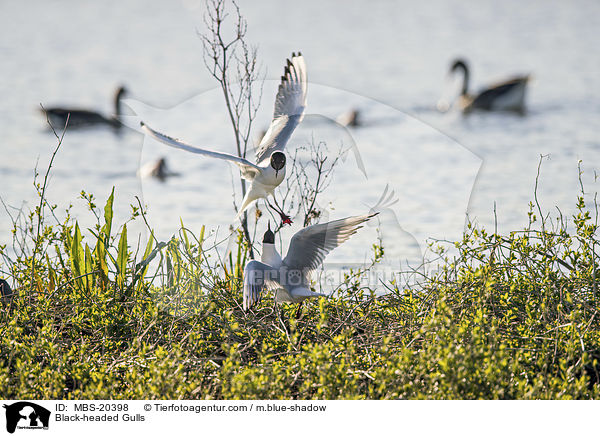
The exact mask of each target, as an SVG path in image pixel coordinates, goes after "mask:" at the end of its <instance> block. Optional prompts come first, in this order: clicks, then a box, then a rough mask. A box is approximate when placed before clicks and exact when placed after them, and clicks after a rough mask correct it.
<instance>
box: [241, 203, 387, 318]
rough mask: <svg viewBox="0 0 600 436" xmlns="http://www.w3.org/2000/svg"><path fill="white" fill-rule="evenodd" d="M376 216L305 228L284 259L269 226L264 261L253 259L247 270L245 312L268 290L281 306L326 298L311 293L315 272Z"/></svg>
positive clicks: (265, 240)
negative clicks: (339, 247)
mask: <svg viewBox="0 0 600 436" xmlns="http://www.w3.org/2000/svg"><path fill="white" fill-rule="evenodd" d="M375 215H377V214H376V213H374V214H368V215H361V216H355V217H349V218H343V219H340V220H336V221H330V222H328V223H323V224H315V225H312V226H308V227H305V228H303V229H302V230H300V231H298V232H297V233H296V234H295V235H294V236H293V237H292V240H291V241H290V246H289V248H288V252H287V255H286V256H285V258H284V259H282V258H281V256H280V255H279V253H277V250H276V249H275V237H274V235H273V232H271V229H270V227H269V229H268V230H267V231H266V232H265V234H264V238H263V252H262V256H261V261H260V262H259V261H257V260H251V261H250V262H248V263H247V264H246V267H245V268H244V310H248V309H250V308H251V307H252V306H254V305H255V304H256V303H258V302H259V301H260V298H261V294H262V291H263V289H265V288H266V289H269V290H272V291H273V292H274V293H275V301H276V302H277V303H281V302H292V303H300V302H302V301H304V300H305V299H307V298H314V297H324V296H325V295H324V294H320V293H317V292H313V291H311V289H310V275H311V273H312V272H313V271H314V270H316V269H317V268H318V267H319V266H320V265H321V264H322V263H323V260H324V259H325V256H327V254H329V252H330V251H331V250H333V249H334V248H336V247H337V246H339V245H341V244H342V243H343V242H345V241H347V240H348V239H349V238H350V236H352V235H353V234H354V233H356V231H357V230H358V229H359V228H361V227H362V226H361V224H362V223H364V222H365V221H368V220H369V219H371V218H372V217H374V216H375Z"/></svg>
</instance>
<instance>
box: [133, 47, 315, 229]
mask: <svg viewBox="0 0 600 436" xmlns="http://www.w3.org/2000/svg"><path fill="white" fill-rule="evenodd" d="M306 90H307V79H306V64H305V63H304V57H303V56H302V54H300V53H298V54H295V53H292V57H291V59H288V61H287V65H286V67H285V72H284V75H283V76H281V83H280V84H279V89H278V91H277V96H276V97H275V111H274V113H273V120H272V121H271V125H270V126H269V129H268V130H267V133H266V134H265V135H264V137H263V138H262V140H261V142H260V144H259V145H258V147H257V148H256V164H254V163H252V162H250V161H248V160H247V159H245V158H242V157H238V156H234V155H231V154H227V153H219V152H216V151H210V150H205V149H202V148H198V147H195V146H193V145H188V144H185V143H184V142H181V141H179V140H177V139H174V138H171V137H169V136H167V135H164V134H162V133H160V132H157V131H156V130H153V129H152V128H150V127H149V126H148V125H147V124H145V123H144V122H143V121H142V122H141V125H142V129H143V130H144V131H145V132H146V133H148V134H149V135H150V136H151V137H152V138H154V139H156V140H158V141H161V142H163V143H165V144H167V145H170V146H171V147H176V148H181V149H183V150H187V151H190V152H192V153H198V154H202V155H205V156H209V157H214V158H217V159H223V160H227V161H229V162H233V163H235V164H236V165H237V166H238V167H239V168H240V172H241V175H242V177H243V178H245V179H246V180H249V181H250V182H251V186H250V188H249V189H248V191H247V192H246V195H245V196H244V199H243V200H242V205H241V206H240V208H239V211H238V214H237V217H236V220H237V219H239V218H240V216H241V215H242V213H243V212H244V211H245V210H246V209H247V208H248V207H249V206H250V205H251V204H252V202H253V201H255V200H258V199H259V198H264V199H265V200H266V201H267V204H269V206H270V207H272V208H273V209H275V210H276V211H277V212H278V213H279V215H280V216H281V219H282V220H283V222H284V223H286V224H289V223H291V221H290V218H289V217H288V216H287V215H285V214H284V213H283V211H282V210H281V208H277V209H276V208H275V207H273V206H271V204H270V203H268V196H269V195H272V196H273V198H275V196H274V191H275V188H276V187H277V186H279V185H280V184H281V182H282V181H283V179H284V177H285V163H286V156H285V154H284V153H283V150H284V149H285V145H286V143H287V142H288V140H289V139H290V137H291V135H292V133H293V131H294V129H295V128H296V126H297V125H298V124H300V122H301V121H302V118H303V116H304V109H305V108H306ZM276 204H277V203H276Z"/></svg>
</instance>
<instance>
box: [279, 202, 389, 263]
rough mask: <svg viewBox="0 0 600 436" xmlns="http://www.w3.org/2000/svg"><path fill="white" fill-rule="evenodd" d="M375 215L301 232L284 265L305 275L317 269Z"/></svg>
mask: <svg viewBox="0 0 600 436" xmlns="http://www.w3.org/2000/svg"><path fill="white" fill-rule="evenodd" d="M375 215H377V214H376V213H373V214H368V215H361V216H354V217H349V218H343V219H340V220H336V221H330V222H328V223H323V224H315V225H313V226H309V227H306V228H304V229H302V230H300V231H299V232H297V233H296V234H295V235H294V236H293V237H292V240H291V241H290V247H289V248H288V252H287V255H286V256H285V259H283V263H284V264H285V265H286V266H287V267H288V268H289V269H290V270H297V271H304V272H305V273H308V272H311V271H313V270H315V269H317V268H318V267H319V266H320V265H321V263H323V260H324V259H325V256H327V254H329V252H330V251H331V250H333V249H334V248H336V247H337V246H339V245H341V244H342V243H343V242H345V241H347V240H348V239H349V238H350V236H352V235H353V234H354V233H356V231H357V230H358V229H360V228H361V227H362V226H361V224H362V223H364V222H365V221H368V220H369V219H371V218H372V217H374V216H375Z"/></svg>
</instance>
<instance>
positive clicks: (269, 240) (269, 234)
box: [263, 221, 275, 244]
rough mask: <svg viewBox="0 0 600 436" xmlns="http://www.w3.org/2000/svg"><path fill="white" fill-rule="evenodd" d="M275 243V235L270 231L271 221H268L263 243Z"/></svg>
mask: <svg viewBox="0 0 600 436" xmlns="http://www.w3.org/2000/svg"><path fill="white" fill-rule="evenodd" d="M274 243H275V235H274V234H273V232H272V231H271V221H269V227H268V228H267V231H266V232H265V235H264V236H263V244H274Z"/></svg>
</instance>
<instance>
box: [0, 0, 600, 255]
mask: <svg viewBox="0 0 600 436" xmlns="http://www.w3.org/2000/svg"><path fill="white" fill-rule="evenodd" d="M333 3H334V2H317V1H312V0H308V1H304V2H297V3H289V2H277V1H275V0H272V1H267V0H260V1H253V2H249V1H244V2H242V3H241V8H242V12H243V14H244V15H245V16H246V18H247V20H248V29H249V32H248V38H249V40H250V41H251V42H252V43H253V44H255V45H257V46H258V48H259V57H260V59H261V61H262V64H263V66H264V67H265V73H266V77H267V79H273V80H267V81H266V83H265V86H264V93H263V99H262V103H263V105H262V107H261V111H260V116H259V120H258V121H257V123H256V132H257V133H258V131H259V130H260V129H263V128H265V127H266V125H267V123H268V122H269V119H270V116H271V114H272V105H273V98H274V95H275V87H276V80H275V79H277V78H278V76H279V75H280V74H281V71H282V68H283V65H284V60H285V58H286V57H288V56H289V55H290V54H291V52H292V51H297V50H301V51H302V52H303V54H304V56H305V58H306V62H307V67H308V74H309V82H310V84H309V91H308V92H309V95H308V108H307V113H308V114H309V115H310V116H308V117H307V119H306V121H305V122H304V123H303V125H302V126H301V128H300V129H299V130H298V131H297V132H296V133H295V134H294V137H293V141H292V146H293V145H303V144H306V143H307V142H308V141H310V140H311V138H315V139H316V140H324V139H325V140H327V142H328V146H329V147H330V149H335V148H337V146H338V143H340V142H342V143H343V144H344V145H345V146H350V145H355V146H356V150H358V152H359V155H360V158H361V159H362V161H363V163H364V166H365V169H366V173H367V177H365V176H364V174H363V173H362V172H361V171H360V169H359V167H358V165H357V160H356V156H355V155H354V154H353V153H349V154H348V157H347V159H346V160H345V161H344V162H343V163H342V164H341V166H340V168H339V170H338V171H337V172H336V175H335V179H334V180H333V182H332V184H331V187H330V189H329V190H328V191H327V193H326V194H324V195H323V197H322V198H321V199H320V201H319V204H320V205H321V206H323V207H325V208H326V209H327V211H328V213H329V217H330V218H332V219H334V218H340V217H344V216H347V215H353V214H357V213H363V212H365V211H367V210H368V208H369V207H370V206H372V205H373V204H374V203H375V202H376V201H377V199H378V197H379V195H380V194H381V192H382V191H383V189H384V187H385V186H386V184H389V185H390V187H391V188H392V189H394V190H395V192H396V195H397V197H398V198H399V199H400V201H399V202H398V203H397V204H396V205H395V206H394V208H393V212H394V214H395V218H396V219H397V224H398V225H397V226H391V225H390V226H387V227H385V226H384V227H385V228H384V231H383V233H384V237H385V236H387V237H388V239H389V240H391V241H393V243H390V244H389V248H390V253H391V254H390V255H393V256H396V257H397V258H398V259H405V258H408V257H410V256H413V255H414V254H415V253H420V252H422V251H424V249H425V240H426V238H427V237H434V238H448V239H456V238H458V237H459V236H460V234H461V232H462V230H463V227H464V224H465V214H466V213H467V212H468V214H469V216H470V217H471V218H473V219H476V220H477V221H478V222H480V223H482V224H484V225H487V226H493V225H494V203H495V204H496V215H497V225H498V227H499V229H500V230H508V229H514V228H519V227H522V226H523V225H525V223H526V220H527V214H526V212H527V205H528V203H529V201H530V200H531V199H532V198H533V189H534V183H535V175H536V170H537V166H538V161H539V157H540V155H549V157H548V158H547V159H545V160H544V162H543V165H542V170H541V176H540V186H539V189H538V194H539V199H540V202H541V204H542V207H544V208H545V209H546V210H548V211H553V210H555V209H554V208H555V206H556V207H559V208H560V209H561V210H562V211H563V213H566V214H568V213H570V212H571V211H572V210H573V209H574V204H575V196H576V194H577V192H578V190H579V180H578V161H579V160H582V161H583V163H582V168H583V170H584V173H583V176H582V180H583V182H584V183H585V186H586V192H588V198H591V195H593V193H594V192H595V191H596V190H597V183H596V180H595V179H596V178H595V173H596V171H597V170H598V164H599V162H600V160H599V157H600V141H599V139H598V131H599V130H600V129H599V126H600V123H599V122H598V120H599V115H600V100H599V97H600V75H599V72H600V55H599V53H598V50H597V48H596V46H595V45H596V43H597V40H598V28H599V24H600V18H599V17H600V4H599V3H597V2H593V1H589V2H583V1H582V2H575V3H571V2H559V1H555V2H547V1H539V2H527V3H525V2H519V1H507V2H492V1H487V2H477V3H465V2H455V3H452V2H442V1H439V2H438V1H434V2H420V3H418V4H414V3H413V2H386V1H381V2H363V3H356V2H355V3H352V4H351V5H350V4H348V5H346V6H343V7H342V6H341V5H339V4H333ZM372 3H376V4H372ZM201 13H202V12H201V4H200V3H199V2H195V1H189V0H188V1H183V2H171V3H170V4H167V3H166V2H158V1H156V2H147V1H132V2H127V3H122V2H117V1H114V2H111V1H109V2H102V3H100V2H98V4H93V3H84V2H67V1H63V2H54V3H50V2H42V1H32V2H27V3H26V4H25V3H17V2H10V3H9V2H3V3H2V5H0V26H1V28H2V29H3V30H2V32H3V38H2V39H0V53H1V56H2V60H3V62H1V63H0V71H1V72H2V79H3V80H2V81H0V93H1V95H2V96H3V98H2V99H1V100H0V127H1V128H2V132H3V138H2V141H0V150H1V151H2V157H3V159H2V160H0V177H1V179H2V184H1V185H0V186H1V187H0V196H1V197H2V199H3V200H4V202H5V203H6V204H7V205H10V206H14V207H16V208H19V207H21V206H22V205H23V204H25V207H33V204H34V202H35V200H36V197H35V193H34V190H33V186H32V181H33V168H34V167H35V165H36V162H37V165H38V170H44V169H45V167H46V165H47V162H48V160H49V157H50V154H51V151H52V149H53V147H54V146H55V144H56V140H55V139H54V137H53V136H52V135H51V133H49V131H48V129H47V128H46V126H45V121H44V119H43V117H42V116H41V115H40V114H39V113H38V111H37V108H38V107H39V104H40V103H43V104H44V105H46V106H52V105H55V104H64V105H75V106H81V107H88V108H96V109H98V110H101V111H103V112H104V113H110V111H111V110H112V103H111V98H112V93H113V90H114V88H116V87H117V86H118V85H119V84H125V85H126V86H127V87H128V88H129V90H130V98H131V99H132V101H131V102H130V104H131V106H132V108H134V110H135V111H136V113H137V114H138V116H142V117H144V119H145V120H147V121H148V122H149V123H150V124H151V125H153V126H155V127H156V128H158V129H161V130H163V131H165V132H166V133H169V134H172V135H175V136H177V137H179V138H182V139H185V140H186V141H188V142H192V143H194V144H197V145H204V146H206V147H209V148H214V149H218V150H222V151H229V152H232V151H233V144H232V143H231V133H230V127H229V125H228V124H227V118H226V113H225V112H224V109H223V104H222V101H221V99H220V95H219V93H218V91H217V90H215V83H214V82H213V81H212V79H211V78H210V76H209V74H208V73H207V71H206V68H205V66H204V64H203V60H202V45H201V42H200V40H199V38H198V36H197V33H196V32H197V31H200V32H202V31H203V29H204V27H203V26H204V25H203V22H202V16H201ZM458 55H460V56H463V57H466V58H467V59H468V60H469V61H470V64H471V70H472V71H471V72H472V87H473V88H474V89H476V88H478V87H480V86H483V85H484V84H486V83H488V82H492V81H494V80H495V79H499V78H502V77H503V76H504V75H510V74H513V73H532V74H533V76H534V78H535V80H534V82H533V85H532V86H531V88H530V90H529V91H530V92H529V94H528V103H529V104H528V105H529V111H528V113H527V115H526V116H516V115H511V114H473V115H471V116H469V117H463V116H461V115H459V114H456V113H447V114H440V113H437V112H436V111H435V110H434V109H433V108H434V106H435V103H436V101H437V99H438V98H439V96H440V95H441V93H442V91H443V87H444V83H445V79H446V70H447V67H448V64H449V63H450V61H451V60H452V59H453V58H454V57H455V56H458ZM353 107H357V108H359V109H360V110H361V114H362V115H363V117H364V119H365V126H364V127H361V128H357V129H350V130H345V129H341V128H333V127H332V126H331V125H329V124H327V123H324V122H322V118H323V117H325V118H335V117H336V116H337V115H338V114H339V113H341V112H343V111H345V110H348V109H350V108H353ZM132 120H134V121H135V118H132ZM134 121H132V122H131V124H132V125H135V122H134ZM159 156H166V157H167V159H168V163H169V166H170V167H171V168H172V170H173V171H177V172H180V173H181V176H180V177H176V178H172V179H170V180H169V181H168V182H167V183H160V182H158V181H154V180H143V181H142V180H140V178H138V177H137V176H136V171H137V169H138V168H139V166H140V164H144V163H145V162H148V161H151V160H153V159H155V158H157V157H159ZM38 159H39V161H38ZM234 170H235V169H232V168H229V166H228V164H225V163H221V162H213V161H210V160H208V159H203V158H201V157H199V156H193V155H189V154H186V153H184V152H181V151H178V150H171V149H168V148H167V147H164V146H162V145H160V144H157V143H155V142H153V141H150V140H148V139H146V140H144V139H143V136H142V135H140V134H139V133H136V132H135V131H133V130H129V129H124V131H122V132H121V134H115V133H114V132H113V131H111V130H107V129H91V130H81V131H74V130H73V131H69V132H67V135H66V138H65V141H64V144H63V146H62V149H61V150H60V152H59V154H58V156H57V158H56V161H55V164H54V168H53V170H52V173H51V174H52V175H51V180H50V185H49V191H48V196H49V198H50V200H51V201H54V202H56V203H58V204H59V205H60V206H61V207H62V208H64V207H66V205H67V204H68V203H69V202H72V203H74V204H75V209H74V212H75V214H76V215H78V216H82V217H83V216H88V217H89V215H88V214H86V213H85V207H84V204H83V202H82V201H80V200H77V196H78V194H79V192H80V191H81V190H82V189H83V190H85V191H87V192H92V193H94V194H95V195H96V196H97V197H98V198H99V199H100V201H101V202H102V203H103V202H104V199H105V198H106V197H107V196H108V194H109V192H110V190H111V188H112V186H113V185H114V186H116V193H117V199H116V203H117V219H119V220H121V221H122V220H123V219H125V218H126V217H127V215H128V213H129V210H130V209H129V204H130V203H132V202H135V199H134V197H135V196H136V195H137V196H139V197H140V198H142V200H143V201H144V202H145V203H146V204H147V205H148V206H149V211H150V215H149V218H150V221H151V225H152V226H153V227H154V228H155V229H156V231H157V232H158V234H159V236H160V237H162V238H168V237H169V235H171V234H172V233H173V232H174V231H176V229H177V228H178V227H179V219H180V217H181V218H182V219H183V221H184V222H185V224H186V225H187V226H189V227H190V228H192V229H196V230H197V229H199V228H200V226H201V225H202V224H206V225H207V226H208V227H209V229H213V230H214V229H216V228H218V227H221V228H223V227H227V226H228V225H229V223H230V222H231V221H232V219H233V216H234V215H235V213H234V211H233V208H232V196H231V183H232V175H235V171H234ZM237 198H239V194H238V197H237ZM9 210H11V211H12V212H13V214H14V210H13V209H9ZM82 219H84V220H85V218H82ZM85 222H87V223H88V225H89V223H91V221H90V220H89V219H88V220H87V221H85ZM9 228H10V219H9V218H8V216H7V215H6V214H0V235H1V236H0V241H1V242H2V243H4V242H8V239H9ZM386 229H387V230H386ZM139 230H140V231H142V230H143V229H141V228H140V229H139ZM293 230H294V229H293V228H292V229H289V230H287V231H286V234H284V240H287V238H288V236H289V235H290V234H291V233H292V232H293ZM261 231H262V230H261ZM386 232H387V234H386ZM357 236H358V237H357V238H355V240H354V241H351V242H350V243H348V247H347V248H345V249H344V250H342V249H340V250H338V251H337V252H336V253H335V256H334V257H333V259H336V260H340V261H362V260H364V258H365V257H366V256H367V254H365V253H368V249H367V248H365V247H369V246H370V244H371V243H372V242H373V241H374V240H375V236H376V233H375V229H374V228H367V229H365V231H364V232H362V233H361V235H357ZM285 245H286V244H285V243H284V246H285Z"/></svg>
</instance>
